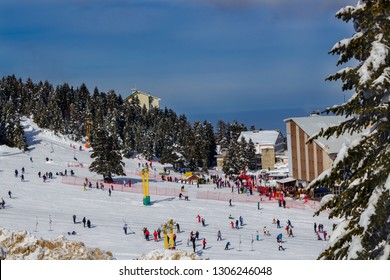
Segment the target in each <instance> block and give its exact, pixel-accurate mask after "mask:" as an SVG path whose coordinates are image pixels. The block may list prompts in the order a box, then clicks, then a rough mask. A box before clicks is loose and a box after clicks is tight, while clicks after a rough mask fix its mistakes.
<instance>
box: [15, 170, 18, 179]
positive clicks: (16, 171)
mask: <svg viewBox="0 0 390 280" xmlns="http://www.w3.org/2000/svg"><path fill="white" fill-rule="evenodd" d="M18 174H19V172H18V170H17V169H15V177H18Z"/></svg>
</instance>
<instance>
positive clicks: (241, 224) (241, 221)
mask: <svg viewBox="0 0 390 280" xmlns="http://www.w3.org/2000/svg"><path fill="white" fill-rule="evenodd" d="M243 225H244V218H243V217H242V216H240V226H243Z"/></svg>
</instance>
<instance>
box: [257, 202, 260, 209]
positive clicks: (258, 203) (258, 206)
mask: <svg viewBox="0 0 390 280" xmlns="http://www.w3.org/2000/svg"><path fill="white" fill-rule="evenodd" d="M257 210H260V201H259V202H257Z"/></svg>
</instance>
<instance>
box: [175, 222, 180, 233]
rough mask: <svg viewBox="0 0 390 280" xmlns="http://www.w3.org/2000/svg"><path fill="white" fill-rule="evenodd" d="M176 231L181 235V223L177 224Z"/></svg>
mask: <svg viewBox="0 0 390 280" xmlns="http://www.w3.org/2000/svg"><path fill="white" fill-rule="evenodd" d="M176 230H177V233H180V225H179V223H177V224H176Z"/></svg>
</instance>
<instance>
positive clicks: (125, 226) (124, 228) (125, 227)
mask: <svg viewBox="0 0 390 280" xmlns="http://www.w3.org/2000/svg"><path fill="white" fill-rule="evenodd" d="M123 231H124V232H125V235H127V224H125V225H124V226H123Z"/></svg>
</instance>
